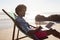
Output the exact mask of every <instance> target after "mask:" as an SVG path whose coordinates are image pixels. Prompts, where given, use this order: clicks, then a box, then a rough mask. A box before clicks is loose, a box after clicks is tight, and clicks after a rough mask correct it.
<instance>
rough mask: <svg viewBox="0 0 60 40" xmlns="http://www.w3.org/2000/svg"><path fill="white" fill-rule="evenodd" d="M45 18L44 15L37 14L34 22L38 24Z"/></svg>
mask: <svg viewBox="0 0 60 40" xmlns="http://www.w3.org/2000/svg"><path fill="white" fill-rule="evenodd" d="M45 20H46V18H45V16H43V15H37V16H36V17H35V24H36V25H39V24H40V23H41V22H44V21H45Z"/></svg>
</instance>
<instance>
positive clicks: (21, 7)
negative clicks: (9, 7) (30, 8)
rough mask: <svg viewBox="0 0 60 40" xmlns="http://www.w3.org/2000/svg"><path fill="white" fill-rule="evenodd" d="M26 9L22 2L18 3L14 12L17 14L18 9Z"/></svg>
mask: <svg viewBox="0 0 60 40" xmlns="http://www.w3.org/2000/svg"><path fill="white" fill-rule="evenodd" d="M22 10H26V6H25V5H24V4H20V5H18V6H17V7H16V8H15V12H16V14H17V15H18V13H19V11H21V12H22Z"/></svg>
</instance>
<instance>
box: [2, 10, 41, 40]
mask: <svg viewBox="0 0 60 40" xmlns="http://www.w3.org/2000/svg"><path fill="white" fill-rule="evenodd" d="M2 11H3V12H4V13H5V14H6V15H7V16H8V17H10V18H11V19H12V21H13V22H14V28H13V35H12V40H19V39H22V38H25V37H30V38H32V39H33V40H40V39H38V38H37V37H36V36H35V35H34V34H33V35H30V34H26V33H25V32H24V30H22V29H21V28H20V29H19V28H18V32H17V38H16V39H15V38H14V37H15V31H16V27H17V26H19V25H18V24H17V23H16V21H15V19H14V18H13V17H12V16H11V15H9V14H8V13H7V12H6V11H5V10H4V9H2ZM14 16H16V15H15V14H14ZM34 28H35V27H34ZM19 31H22V32H23V33H24V34H26V36H24V37H20V38H19Z"/></svg>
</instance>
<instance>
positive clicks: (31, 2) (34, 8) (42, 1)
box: [0, 0, 60, 18]
mask: <svg viewBox="0 0 60 40" xmlns="http://www.w3.org/2000/svg"><path fill="white" fill-rule="evenodd" d="M19 4H24V5H26V6H27V12H26V14H27V16H29V18H34V17H35V16H36V15H37V14H41V15H45V16H47V15H49V14H60V0H0V12H2V9H5V10H6V11H7V12H15V11H14V10H15V7H16V6H17V5H19ZM50 12H52V13H50Z"/></svg>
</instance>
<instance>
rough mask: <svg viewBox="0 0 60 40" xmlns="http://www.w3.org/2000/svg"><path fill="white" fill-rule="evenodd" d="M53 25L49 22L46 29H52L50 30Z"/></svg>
mask: <svg viewBox="0 0 60 40" xmlns="http://www.w3.org/2000/svg"><path fill="white" fill-rule="evenodd" d="M53 24H54V23H52V22H49V23H48V24H47V25H46V27H47V28H48V29H50V28H51V27H52V26H53Z"/></svg>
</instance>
